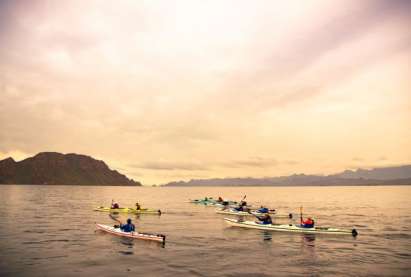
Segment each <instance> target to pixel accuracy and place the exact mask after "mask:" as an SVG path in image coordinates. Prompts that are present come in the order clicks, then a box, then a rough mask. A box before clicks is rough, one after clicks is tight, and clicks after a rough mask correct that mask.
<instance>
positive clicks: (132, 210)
mask: <svg viewBox="0 0 411 277" xmlns="http://www.w3.org/2000/svg"><path fill="white" fill-rule="evenodd" d="M94 211H98V212H110V213H133V214H158V215H161V211H160V210H154V209H139V210H137V209H135V208H118V209H112V208H110V207H97V208H95V209H94Z"/></svg>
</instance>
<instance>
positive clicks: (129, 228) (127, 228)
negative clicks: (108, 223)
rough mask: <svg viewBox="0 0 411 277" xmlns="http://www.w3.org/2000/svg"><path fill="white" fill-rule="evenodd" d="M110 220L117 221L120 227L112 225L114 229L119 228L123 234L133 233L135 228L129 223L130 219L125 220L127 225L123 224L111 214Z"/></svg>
mask: <svg viewBox="0 0 411 277" xmlns="http://www.w3.org/2000/svg"><path fill="white" fill-rule="evenodd" d="M109 216H110V217H111V219H113V220H115V221H117V222H118V223H119V224H120V225H114V228H120V229H121V231H123V232H135V230H136V226H135V225H134V224H133V223H132V222H131V219H130V218H129V219H127V224H123V223H122V222H121V221H120V220H118V219H117V218H115V217H113V216H112V215H111V214H110V215H109Z"/></svg>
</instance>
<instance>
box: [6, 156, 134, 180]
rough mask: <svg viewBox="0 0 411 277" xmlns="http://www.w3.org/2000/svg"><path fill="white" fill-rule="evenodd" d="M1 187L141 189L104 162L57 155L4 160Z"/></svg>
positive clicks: (84, 157) (89, 158)
mask: <svg viewBox="0 0 411 277" xmlns="http://www.w3.org/2000/svg"><path fill="white" fill-rule="evenodd" d="M0 184H44V185H80V186H81V185H100V186H141V183H139V182H136V181H134V180H132V179H128V178H127V177H126V176H125V175H123V174H120V173H119V172H117V171H116V170H111V169H110V168H109V167H108V166H107V165H106V164H105V163H104V162H103V161H99V160H95V159H93V158H92V157H89V156H85V155H78V154H61V153H56V152H42V153H39V154H37V155H35V156H34V157H31V158H27V159H25V160H22V161H20V162H16V161H14V160H13V159H12V158H7V159H4V160H1V161H0Z"/></svg>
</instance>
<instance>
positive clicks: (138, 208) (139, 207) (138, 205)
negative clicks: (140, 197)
mask: <svg viewBox="0 0 411 277" xmlns="http://www.w3.org/2000/svg"><path fill="white" fill-rule="evenodd" d="M136 210H137V211H139V210H141V206H140V203H138V202H136Z"/></svg>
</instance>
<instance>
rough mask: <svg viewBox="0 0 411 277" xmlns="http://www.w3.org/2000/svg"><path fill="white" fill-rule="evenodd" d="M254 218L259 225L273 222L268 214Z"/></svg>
mask: <svg viewBox="0 0 411 277" xmlns="http://www.w3.org/2000/svg"><path fill="white" fill-rule="evenodd" d="M256 217H257V219H258V220H259V221H260V222H257V223H259V224H273V221H272V219H271V216H270V215H269V214H264V215H262V216H256Z"/></svg>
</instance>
